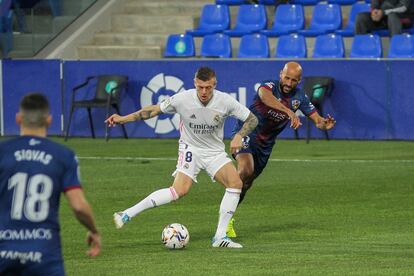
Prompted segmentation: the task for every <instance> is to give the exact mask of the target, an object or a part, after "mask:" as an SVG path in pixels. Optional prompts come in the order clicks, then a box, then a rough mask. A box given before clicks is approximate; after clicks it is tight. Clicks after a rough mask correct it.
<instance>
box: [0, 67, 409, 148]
mask: <svg viewBox="0 0 414 276" xmlns="http://www.w3.org/2000/svg"><path fill="white" fill-rule="evenodd" d="M285 62H286V61H280V60H263V61H262V60H260V61H258V60H254V61H253V60H251V61H246V60H244V61H243V60H238V61H235V60H199V61H190V60H173V61H171V60H162V61H65V62H63V66H62V70H63V76H64V78H63V83H62V86H61V81H60V61H57V60H48V61H36V60H30V61H11V60H6V61H4V62H3V93H4V95H3V97H4V114H5V116H4V119H5V122H4V129H5V134H6V135H13V134H17V133H18V129H17V127H16V126H15V124H14V114H15V112H16V111H17V105H18V102H19V100H20V98H21V96H22V95H23V94H25V93H26V92H28V91H42V92H43V93H45V94H47V95H48V96H49V99H50V100H51V105H52V115H53V116H54V117H55V119H56V120H55V122H54V124H53V125H52V128H51V131H50V133H51V134H61V126H60V120H59V119H58V118H59V117H60V115H61V113H62V106H63V107H64V108H63V114H64V115H65V116H67V114H68V110H69V105H70V97H71V94H72V88H73V87H74V86H76V85H78V84H80V83H81V82H83V81H84V80H85V78H86V76H90V75H98V74H123V75H127V76H128V77H129V83H128V89H127V92H126V93H125V94H124V95H123V99H122V107H121V111H122V113H123V114H126V113H130V112H133V111H135V110H137V109H138V108H141V105H147V104H153V103H154V104H155V103H157V102H158V101H159V100H161V99H163V98H165V97H166V96H168V95H171V94H173V93H174V92H175V91H180V90H182V89H189V88H192V87H193V77H194V72H195V71H196V70H197V68H198V67H200V66H202V65H205V66H210V67H212V68H213V69H215V70H216V73H217V76H218V85H217V88H218V89H219V90H222V91H225V92H229V93H232V94H233V96H235V97H236V98H237V99H238V100H240V101H241V102H245V103H246V104H247V105H249V104H250V103H251V100H252V98H253V96H254V95H255V85H256V84H257V83H259V82H260V81H263V80H268V79H275V78H277V77H278V75H279V71H280V70H281V68H282V67H283V65H284V63H285ZM301 64H302V66H303V69H304V76H322V75H324V76H331V77H333V78H334V79H335V88H334V92H333V94H332V95H331V97H330V98H328V99H327V100H326V102H325V112H326V113H329V114H331V115H333V116H334V117H335V118H336V120H337V126H336V127H335V129H333V130H332V131H331V132H330V133H331V137H332V138H336V139H406V140H413V139H414V114H413V113H412V112H410V111H411V107H412V106H413V105H414V94H413V93H412V91H411V89H410V86H411V85H412V84H414V79H413V78H410V76H411V75H412V73H411V72H414V62H412V61H407V60H406V61H396V60H392V61H391V60H382V61H379V60H366V61H364V60H338V61H332V60H326V61H320V60H318V61H316V60H304V61H301ZM93 93H94V87H93V85H91V86H89V87H88V88H86V89H84V90H82V91H80V92H79V93H78V95H77V99H86V98H88V97H92V96H93ZM62 95H63V96H62ZM62 104H63V105H62ZM86 116H87V115H86V112H85V111H83V110H79V111H77V112H76V113H75V115H74V117H73V123H72V126H71V132H70V133H71V135H76V136H89V135H90V130H89V125H88V121H87V117H86ZM93 117H94V122H95V127H96V133H97V135H98V136H103V132H104V123H103V120H104V117H105V114H104V111H103V110H95V111H94V113H93ZM175 119H176V118H173V116H172V115H162V116H160V117H159V118H158V120H156V119H153V120H152V121H149V123H148V124H147V123H145V122H139V123H133V124H129V125H127V131H128V134H129V135H130V136H131V137H177V136H178V131H177V130H176V129H175V126H174V124H173V122H174V120H175ZM303 121H304V120H303ZM233 123H234V121H233V120H229V121H228V122H227V124H226V128H225V135H226V136H227V137H228V136H229V134H230V130H231V126H232V124H233ZM304 134H305V127H302V128H301V130H300V135H301V136H302V137H303V136H304ZM111 135H112V136H120V135H121V132H120V129H119V128H115V129H113V130H112V133H111ZM281 136H282V137H293V131H292V130H290V129H286V130H285V131H284V132H283V134H282V135H281ZM312 136H313V137H323V134H322V133H321V132H320V131H319V130H318V129H316V128H313V129H312Z"/></svg>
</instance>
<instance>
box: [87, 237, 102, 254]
mask: <svg viewBox="0 0 414 276" xmlns="http://www.w3.org/2000/svg"><path fill="white" fill-rule="evenodd" d="M86 243H87V244H88V245H89V250H88V251H87V252H86V254H88V256H90V257H96V256H98V255H99V253H100V252H101V235H99V233H95V234H94V233H91V232H88V234H87V236H86Z"/></svg>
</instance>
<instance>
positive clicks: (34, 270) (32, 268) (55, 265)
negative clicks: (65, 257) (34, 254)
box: [0, 258, 65, 276]
mask: <svg viewBox="0 0 414 276" xmlns="http://www.w3.org/2000/svg"><path fill="white" fill-rule="evenodd" d="M0 275H2V276H15V275H19V276H43V275H47V276H64V275H65V270H64V267H63V261H61V260H53V261H42V263H33V262H29V261H27V262H24V263H22V262H21V261H20V260H17V259H15V260H10V259H2V258H0Z"/></svg>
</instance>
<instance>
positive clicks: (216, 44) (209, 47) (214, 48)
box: [200, 33, 232, 58]
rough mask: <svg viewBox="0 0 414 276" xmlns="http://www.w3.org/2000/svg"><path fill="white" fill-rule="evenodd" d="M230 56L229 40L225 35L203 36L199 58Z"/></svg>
mask: <svg viewBox="0 0 414 276" xmlns="http://www.w3.org/2000/svg"><path fill="white" fill-rule="evenodd" d="M231 54H232V49H231V40H230V38H229V37H228V36H227V35H225V34H221V33H218V34H211V35H206V36H204V38H203V41H202V42H201V50H200V56H202V57H215V58H230V57H231Z"/></svg>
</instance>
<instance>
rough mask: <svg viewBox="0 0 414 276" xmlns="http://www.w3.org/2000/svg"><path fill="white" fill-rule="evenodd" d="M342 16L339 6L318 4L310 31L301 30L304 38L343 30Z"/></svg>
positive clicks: (300, 32) (314, 10)
mask: <svg viewBox="0 0 414 276" xmlns="http://www.w3.org/2000/svg"><path fill="white" fill-rule="evenodd" d="M341 25H342V14H341V7H340V6H339V5H338V4H325V3H320V4H317V5H316V6H315V7H314V9H313V13H312V19H311V22H310V26H309V29H306V30H299V31H298V33H299V34H301V35H304V36H318V35H321V34H325V33H329V32H335V30H338V29H340V28H341Z"/></svg>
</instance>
